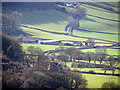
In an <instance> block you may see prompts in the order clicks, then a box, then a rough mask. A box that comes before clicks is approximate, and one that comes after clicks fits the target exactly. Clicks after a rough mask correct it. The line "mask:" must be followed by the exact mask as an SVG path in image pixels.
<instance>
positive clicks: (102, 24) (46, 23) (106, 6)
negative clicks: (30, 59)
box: [2, 2, 120, 88]
mask: <svg viewBox="0 0 120 90" xmlns="http://www.w3.org/2000/svg"><path fill="white" fill-rule="evenodd" d="M73 4H74V3H73ZM11 5H12V4H11ZM11 5H10V6H8V7H7V6H5V7H4V8H3V11H2V12H3V13H4V14H9V13H11V12H12V11H13V10H14V8H15V9H16V11H18V12H20V13H22V17H21V24H20V28H21V29H22V31H23V32H25V33H27V34H28V35H27V37H28V38H40V39H53V40H60V41H72V42H75V41H81V42H86V41H87V40H90V39H93V40H94V42H96V43H97V45H98V46H99V47H97V45H96V43H95V45H96V47H94V46H92V47H87V46H64V47H65V48H70V47H72V48H75V49H76V48H79V51H80V50H81V49H82V50H81V51H83V52H84V53H86V52H94V53H95V50H96V49H100V48H103V49H106V54H107V55H108V56H110V55H113V56H116V55H120V53H119V49H120V47H119V45H118V46H112V45H114V44H118V43H120V41H119V39H118V37H119V36H120V32H119V25H118V23H119V22H120V20H119V19H118V16H119V15H120V13H119V12H118V9H120V7H119V6H118V4H117V3H109V2H106V3H103V2H101V3H78V6H82V7H83V8H85V9H86V13H87V17H86V18H84V19H82V20H80V21H79V23H80V27H79V29H77V30H74V31H73V35H68V34H66V32H65V31H64V29H65V26H66V25H67V23H68V20H67V18H68V17H69V16H70V14H69V12H70V11H71V10H73V9H74V8H73V7H68V6H66V3H56V4H54V6H53V7H51V8H46V7H44V9H43V8H42V7H39V5H38V4H36V5H38V6H36V7H32V6H31V4H29V5H30V6H31V8H28V7H29V5H27V6H24V7H21V6H20V5H19V6H16V5H15V6H14V5H13V6H11ZM24 5H25V4H24ZM50 5H53V4H50ZM43 6H44V5H43ZM10 7H11V8H10ZM38 7H39V8H38ZM60 45H61V44H59V45H47V44H46V45H45V44H34V43H32V44H31V43H22V44H21V46H22V49H23V50H24V51H25V52H27V48H28V47H29V46H33V47H40V48H41V49H42V50H43V51H44V53H45V52H47V51H48V52H49V51H50V50H55V49H56V48H59V47H60ZM107 46H108V47H107ZM109 46H110V47H109ZM59 54H60V53H56V52H55V53H52V54H50V55H51V56H52V55H53V56H54V55H59ZM96 55H97V54H96ZM108 56H107V58H108ZM84 57H87V56H84ZM52 59H53V58H52ZM54 59H55V58H54ZM105 59H106V58H105ZM55 60H56V59H55ZM71 60H72V59H71ZM79 60H81V61H82V60H83V59H79ZM58 61H59V60H58ZM74 61H75V60H74ZM56 62H57V60H56ZM75 62H77V61H75ZM83 62H88V61H85V59H84V60H83ZM92 62H93V61H92ZM59 63H60V62H59ZM61 63H62V64H64V62H63V61H61ZM65 63H66V64H67V67H69V68H70V70H79V71H81V70H86V71H87V72H89V71H90V70H93V71H95V72H102V73H103V72H104V70H102V68H82V69H81V68H74V67H71V65H72V64H73V63H74V62H73V61H72V62H71V61H68V62H65ZM97 63H98V61H97ZM33 64H34V63H33ZM62 64H61V65H62ZM99 64H100V63H99ZM102 64H106V63H105V62H103V63H102ZM65 68H66V67H65ZM107 72H108V73H109V74H111V73H112V71H110V70H109V71H107ZM115 73H116V74H119V69H117V70H116V72H115ZM83 76H85V78H86V79H87V80H88V86H87V87H88V88H100V87H101V85H102V84H103V83H104V82H107V81H114V82H116V83H118V76H107V75H94V74H93V75H92V74H83ZM96 80H97V84H96V85H94V83H95V81H96Z"/></svg>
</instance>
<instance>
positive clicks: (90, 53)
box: [85, 52, 94, 63]
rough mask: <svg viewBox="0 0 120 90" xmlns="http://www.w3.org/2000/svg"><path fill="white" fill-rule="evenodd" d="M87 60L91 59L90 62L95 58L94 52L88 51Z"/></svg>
mask: <svg viewBox="0 0 120 90" xmlns="http://www.w3.org/2000/svg"><path fill="white" fill-rule="evenodd" d="M85 55H86V60H88V61H89V63H90V62H91V61H92V60H93V55H94V53H93V52H86V54H85Z"/></svg>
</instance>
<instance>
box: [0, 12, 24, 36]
mask: <svg viewBox="0 0 120 90" xmlns="http://www.w3.org/2000/svg"><path fill="white" fill-rule="evenodd" d="M0 16H1V17H2V32H3V33H5V34H7V35H18V34H20V33H21V34H23V32H22V30H21V29H20V23H21V22H20V21H21V16H22V14H21V13H19V12H17V11H16V10H14V11H13V12H11V13H10V14H9V15H8V14H1V15H0Z"/></svg>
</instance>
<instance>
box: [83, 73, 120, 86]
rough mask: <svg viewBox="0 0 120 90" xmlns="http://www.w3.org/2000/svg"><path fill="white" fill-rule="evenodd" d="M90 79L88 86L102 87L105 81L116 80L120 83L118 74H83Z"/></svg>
mask: <svg viewBox="0 0 120 90" xmlns="http://www.w3.org/2000/svg"><path fill="white" fill-rule="evenodd" d="M83 75H84V76H85V78H86V79H87V80H88V88H100V87H101V85H102V84H103V83H104V82H111V81H113V82H115V83H119V84H120V82H118V80H119V79H120V77H117V76H106V75H92V74H83Z"/></svg>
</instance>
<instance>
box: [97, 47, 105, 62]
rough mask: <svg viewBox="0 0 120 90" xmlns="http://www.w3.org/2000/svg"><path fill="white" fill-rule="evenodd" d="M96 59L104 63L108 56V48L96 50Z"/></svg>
mask: <svg viewBox="0 0 120 90" xmlns="http://www.w3.org/2000/svg"><path fill="white" fill-rule="evenodd" d="M95 54H96V59H97V60H98V61H99V62H100V64H101V63H102V61H103V60H104V59H105V58H106V57H107V50H106V49H105V48H98V49H96V50H95Z"/></svg>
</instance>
